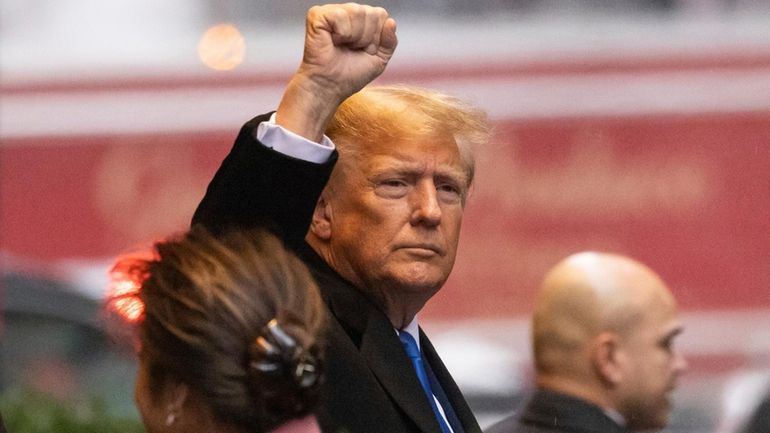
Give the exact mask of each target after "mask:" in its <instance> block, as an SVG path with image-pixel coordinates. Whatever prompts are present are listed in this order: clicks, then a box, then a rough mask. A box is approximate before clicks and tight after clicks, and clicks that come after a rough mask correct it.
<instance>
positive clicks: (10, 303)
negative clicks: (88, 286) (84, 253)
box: [0, 272, 138, 431]
mask: <svg viewBox="0 0 770 433" xmlns="http://www.w3.org/2000/svg"><path fill="white" fill-rule="evenodd" d="M0 290H1V291H0V294H1V295H2V297H1V298H0V307H1V308H0V404H2V405H3V406H2V411H3V418H4V420H5V423H6V425H7V426H8V428H9V429H10V428H11V427H10V425H11V424H10V419H11V415H12V414H10V413H9V412H8V411H9V406H13V402H15V401H18V399H23V398H27V397H26V396H31V395H34V396H38V397H39V399H49V400H50V401H52V402H55V401H61V402H66V403H67V405H69V406H68V407H73V408H74V407H88V408H91V409H89V410H92V408H93V407H94V404H95V405H96V407H98V408H100V411H102V412H103V414H102V415H104V416H115V417H120V418H128V419H136V420H138V415H137V414H136V412H135V409H134V408H133V405H132V404H131V402H132V398H131V396H132V392H133V383H134V375H135V363H134V359H133V356H134V355H133V354H132V349H131V345H130V344H127V343H126V342H125V341H119V338H118V339H116V336H117V335H118V334H115V335H113V334H112V333H110V332H107V326H106V323H107V321H106V320H104V315H103V313H102V305H101V301H100V300H96V299H90V298H88V297H86V296H85V295H83V294H80V293H78V292H77V291H76V290H74V289H73V288H72V287H68V286H67V285H66V284H65V283H62V282H59V281H54V280H51V279H46V278H39V277H36V276H32V275H26V274H20V273H13V272H7V273H3V274H2V280H0ZM38 397H36V398H38ZM78 404H81V406H78ZM11 431H13V430H11Z"/></svg>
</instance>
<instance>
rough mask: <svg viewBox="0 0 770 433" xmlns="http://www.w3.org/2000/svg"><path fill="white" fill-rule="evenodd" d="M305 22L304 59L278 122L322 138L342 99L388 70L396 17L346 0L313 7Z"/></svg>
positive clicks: (309, 137)
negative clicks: (339, 3)
mask: <svg viewBox="0 0 770 433" xmlns="http://www.w3.org/2000/svg"><path fill="white" fill-rule="evenodd" d="M305 25H306V29H305V52H304V56H303V57H302V63H301V64H300V66H299V69H297V72H296V73H295V74H294V76H293V77H292V79H291V81H289V84H288V86H287V87H286V90H285V91H284V94H283V98H282V99H281V103H280V105H279V106H278V113H277V115H276V123H277V124H279V125H281V126H283V127H284V128H286V129H288V130H290V131H292V132H295V133H297V134H299V135H301V136H303V137H305V138H307V139H309V140H312V141H316V142H320V140H321V137H322V136H323V132H324V130H325V129H326V125H327V123H328V122H329V120H330V119H331V117H332V116H333V115H334V112H335V111H336V110H337V107H338V106H339V104H340V103H342V101H344V100H345V99H347V97H348V96H350V95H352V94H354V93H355V92H357V91H359V90H361V89H362V88H363V87H364V86H365V85H367V84H368V83H369V82H371V81H372V80H374V79H375V78H377V77H378V76H379V75H380V74H381V73H382V72H383V71H384V70H385V66H386V65H387V64H388V61H389V60H390V58H391V56H393V52H394V51H395V49H396V44H397V39H396V22H395V21H394V20H393V18H390V17H388V13H387V12H386V11H385V9H383V8H380V7H372V6H364V5H358V4H355V3H346V4H343V5H324V6H314V7H312V8H311V9H310V10H309V11H308V14H307V21H306V24H305Z"/></svg>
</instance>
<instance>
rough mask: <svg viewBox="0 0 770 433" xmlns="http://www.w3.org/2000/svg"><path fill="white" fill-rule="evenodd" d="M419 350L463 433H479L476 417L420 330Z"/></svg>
mask: <svg viewBox="0 0 770 433" xmlns="http://www.w3.org/2000/svg"><path fill="white" fill-rule="evenodd" d="M420 349H421V351H422V354H423V356H424V357H425V358H426V359H427V361H428V364H429V365H430V369H431V370H432V372H433V374H434V376H435V377H436V379H437V380H438V382H439V385H441V388H442V390H443V391H444V394H445V395H446V397H447V399H448V400H449V404H450V405H451V409H452V410H453V411H454V413H455V415H457V418H458V420H459V421H460V423H461V424H462V429H463V431H464V432H465V433H481V427H479V424H478V422H477V421H476V417H475V416H474V415H473V412H472V411H471V408H470V406H468V403H467V402H466V401H465V397H463V395H462V393H461V392H460V388H459V387H458V386H457V383H455V381H454V379H453V378H452V375H451V374H449V370H447V368H446V366H445V365H444V362H443V361H441V358H439V356H438V353H437V352H436V349H435V348H434V347H433V344H431V342H430V340H428V337H427V336H426V335H425V333H424V332H422V329H420ZM434 392H435V391H434ZM455 433H459V432H458V431H457V429H455Z"/></svg>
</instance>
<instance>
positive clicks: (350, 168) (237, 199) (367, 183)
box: [193, 3, 488, 433]
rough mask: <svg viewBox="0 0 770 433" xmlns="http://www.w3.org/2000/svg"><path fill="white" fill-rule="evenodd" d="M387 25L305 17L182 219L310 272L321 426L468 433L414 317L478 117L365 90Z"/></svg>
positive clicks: (462, 192) (450, 216)
mask: <svg viewBox="0 0 770 433" xmlns="http://www.w3.org/2000/svg"><path fill="white" fill-rule="evenodd" d="M395 26H396V25H395V21H393V19H392V18H390V17H388V14H387V12H386V11H385V10H384V9H382V8H373V7H369V6H361V5H356V4H352V3H347V4H344V5H325V6H317V7H313V8H311V9H310V10H309V11H308V16H307V22H306V35H305V50H304V56H303V60H302V63H301V64H300V67H299V69H298V70H297V72H296V73H295V74H294V76H293V77H292V78H291V80H290V82H289V84H288V85H287V87H286V90H285V92H284V95H283V97H282V100H281V102H280V104H279V106H278V110H277V111H276V113H274V114H273V115H270V114H268V115H264V116H260V117H257V118H256V119H254V120H252V121H250V122H248V123H247V124H246V125H245V126H244V127H243V129H242V130H241V132H240V134H239V136H238V138H237V139H236V143H235V146H234V147H233V150H232V151H231V153H230V154H229V155H228V156H227V158H226V159H225V161H224V162H223V163H222V166H221V167H220V169H219V171H218V172H217V174H216V175H215V177H214V179H213V180H212V181H211V183H210V185H209V187H208V190H207V192H206V196H205V197H204V199H203V201H202V202H201V204H200V205H199V207H198V209H197V210H196V213H195V216H194V217H193V224H203V225H205V226H206V227H208V228H209V229H210V230H212V231H214V232H221V231H223V230H228V229H233V228H251V227H253V226H263V227H268V228H270V229H271V230H273V231H275V232H276V233H277V234H278V235H279V236H281V237H282V238H283V240H284V242H285V243H286V244H287V245H288V246H289V247H291V248H292V249H293V250H294V251H296V252H297V254H298V255H299V256H300V257H301V258H302V259H303V261H304V262H305V263H306V264H307V265H308V267H309V268H310V269H311V271H312V272H313V274H314V276H315V278H316V280H317V282H318V285H319V287H320V289H321V293H322V297H323V298H324V300H325V302H326V305H327V306H328V307H329V310H330V313H331V316H332V320H331V323H330V324H329V328H330V329H329V332H328V339H329V342H328V348H327V357H326V358H327V360H328V364H329V365H328V366H327V368H326V378H325V380H326V382H325V386H324V388H323V390H322V402H321V407H320V409H319V412H318V419H319V424H320V425H321V428H322V430H323V431H324V432H327V433H328V432H335V433H336V432H342V431H347V432H350V433H377V432H382V433H399V432H425V433H442V432H443V433H449V432H454V433H463V432H465V433H475V432H480V429H479V427H478V424H477V422H476V420H475V418H474V416H473V414H472V413H471V411H470V409H469V407H468V405H467V403H466V402H465V400H464V398H463V396H462V394H461V393H460V391H459V389H458V387H457V385H456V384H455V382H454V380H453V379H452V377H451V375H450V374H449V372H448V371H447V369H446V368H445V366H444V364H443V363H442V362H441V359H440V358H439V356H438V354H437V353H436V351H435V350H434V348H433V347H432V345H431V343H430V341H429V340H428V338H427V337H426V336H425V334H424V333H423V332H422V331H421V330H420V329H419V326H418V322H417V313H418V312H419V311H420V309H421V308H422V307H423V305H424V304H425V303H426V302H427V301H428V299H430V298H431V297H432V296H433V295H434V294H435V293H436V292H437V291H438V290H439V289H440V288H441V287H442V285H443V284H444V282H445V281H446V279H447V277H448V276H449V273H450V272H451V270H452V267H453V265H454V259H455V255H456V249H457V244H458V238H459V232H460V224H461V221H462V215H463V209H464V205H465V200H466V197H467V194H468V191H469V188H470V185H471V181H472V179H473V152H472V149H471V147H472V146H473V145H474V144H478V143H481V142H484V141H486V139H487V137H488V128H487V124H486V116H485V115H484V114H483V113H481V112H480V111H478V110H476V109H474V108H472V107H469V106H467V105H465V104H463V103H461V102H460V101H458V100H456V99H454V98H451V97H448V96H446V95H441V94H439V93H437V92H432V91H427V90H422V89H410V88H404V87H373V88H372V87H367V88H364V86H366V85H367V84H368V83H369V82H371V81H372V80H373V79H374V78H376V77H377V76H378V75H379V74H380V73H382V72H383V70H384V69H385V66H386V65H387V63H388V61H389V60H390V57H391V56H392V54H393V52H394V50H395V48H396V34H395V29H396V27H395ZM362 89H363V90H362ZM335 163H336V165H335Z"/></svg>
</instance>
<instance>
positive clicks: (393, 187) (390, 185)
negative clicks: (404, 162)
mask: <svg viewBox="0 0 770 433" xmlns="http://www.w3.org/2000/svg"><path fill="white" fill-rule="evenodd" d="M408 190H409V183H407V182H406V181H405V180H403V179H385V180H382V181H380V182H378V183H377V184H375V192H376V193H377V194H378V195H380V196H383V197H386V198H399V197H403V196H404V195H406V193H407V192H408Z"/></svg>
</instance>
